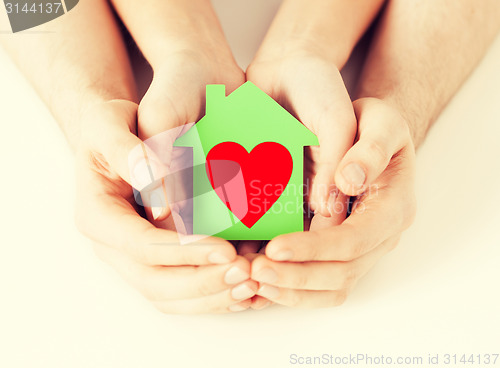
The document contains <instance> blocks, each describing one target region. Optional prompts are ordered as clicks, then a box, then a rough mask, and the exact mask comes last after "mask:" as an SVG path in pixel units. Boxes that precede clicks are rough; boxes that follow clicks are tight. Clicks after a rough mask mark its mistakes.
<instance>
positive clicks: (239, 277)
mask: <svg viewBox="0 0 500 368" xmlns="http://www.w3.org/2000/svg"><path fill="white" fill-rule="evenodd" d="M249 277H250V275H249V274H248V273H247V272H245V271H243V270H242V269H241V268H239V267H237V266H233V267H231V268H230V269H229V270H228V271H227V272H226V275H225V276H224V281H225V282H226V284H229V285H233V284H238V283H240V282H243V281H245V280H248V279H249Z"/></svg>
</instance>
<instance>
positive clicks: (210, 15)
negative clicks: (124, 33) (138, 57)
mask: <svg viewBox="0 0 500 368" xmlns="http://www.w3.org/2000/svg"><path fill="white" fill-rule="evenodd" d="M112 2H113V4H114V6H115V9H116V10H117V12H118V14H119V15H120V17H121V18H122V20H123V22H124V23H125V24H126V25H127V28H128V29H129V30H130V32H131V33H132V35H133V37H134V39H135V40H136V42H137V44H138V45H139V47H140V49H141V51H142V52H143V54H144V55H145V57H146V59H147V60H148V61H149V63H150V64H151V65H152V67H153V69H155V70H156V69H158V68H160V67H161V66H162V64H163V63H164V61H165V60H167V59H168V58H169V57H171V56H172V55H175V54H177V53H185V54H186V53H190V54H191V55H193V57H194V58H198V61H199V62H202V61H203V60H201V57H203V58H204V59H206V60H211V61H216V62H220V63H227V62H228V61H229V62H234V59H233V56H232V53H231V50H230V48H229V45H228V43H227V41H226V39H225V37H224V33H223V31H222V28H221V26H220V23H219V21H218V19H217V16H216V14H215V11H214V10H213V8H212V4H211V2H210V0H189V1H185V0H143V1H135V0H112Z"/></svg>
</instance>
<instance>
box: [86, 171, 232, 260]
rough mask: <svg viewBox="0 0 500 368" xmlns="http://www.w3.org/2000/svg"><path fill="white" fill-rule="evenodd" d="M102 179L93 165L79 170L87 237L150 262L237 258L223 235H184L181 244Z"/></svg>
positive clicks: (172, 234) (177, 236) (175, 236)
mask: <svg viewBox="0 0 500 368" xmlns="http://www.w3.org/2000/svg"><path fill="white" fill-rule="evenodd" d="M79 166H80V167H81V165H79ZM102 180H103V179H102V178H101V177H100V176H99V174H97V173H95V172H93V171H92V170H90V169H80V170H79V172H78V176H77V186H78V189H77V190H78V192H79V195H78V201H77V211H76V213H77V218H76V224H77V226H78V228H79V229H80V231H81V232H82V233H83V234H85V235H87V237H89V238H91V239H93V240H95V241H97V242H100V243H104V244H106V245H109V246H111V247H114V248H116V249H118V250H120V251H123V252H125V253H127V254H129V255H130V256H132V257H133V258H134V259H135V260H136V261H138V262H140V263H143V264H146V265H203V264H224V263H230V262H232V261H233V260H234V259H235V258H236V251H235V249H234V247H233V246H232V245H231V244H230V243H229V242H227V241H224V240H222V239H219V238H210V237H205V238H203V237H196V236H191V237H182V241H183V244H182V245H181V243H180V241H181V238H180V236H179V235H178V234H177V233H176V232H174V231H169V230H164V229H160V228H156V227H155V226H153V225H152V224H151V223H150V222H149V221H147V220H146V219H144V218H142V217H140V216H139V215H138V214H137V212H136V211H135V209H134V207H133V206H132V205H131V204H130V203H129V202H127V201H126V200H125V199H123V198H120V197H118V196H114V195H112V194H106V195H103V190H104V189H103V188H100V187H99V186H96V183H99V184H100V183H101V181H102ZM106 183H107V182H106ZM106 183H105V184H106ZM189 241H191V242H189Z"/></svg>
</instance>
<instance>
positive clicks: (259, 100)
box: [175, 82, 318, 153]
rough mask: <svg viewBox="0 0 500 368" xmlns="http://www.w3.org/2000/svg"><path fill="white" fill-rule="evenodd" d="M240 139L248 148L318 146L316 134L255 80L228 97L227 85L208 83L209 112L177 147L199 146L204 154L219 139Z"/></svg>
mask: <svg viewBox="0 0 500 368" xmlns="http://www.w3.org/2000/svg"><path fill="white" fill-rule="evenodd" d="M227 141H229V142H238V143H239V144H241V145H242V146H243V147H245V148H246V149H247V150H248V151H250V150H252V149H253V147H255V146H256V145H257V144H259V143H262V142H267V141H270V142H278V143H280V144H283V145H284V146H285V147H287V148H288V149H291V148H293V147H296V146H313V145H318V139H317V137H316V136H315V135H314V134H313V133H312V132H311V131H310V130H309V129H307V128H306V127H305V126H304V125H303V124H302V123H301V122H300V121H298V120H297V119H296V118H295V117H293V116H292V115H291V114H290V113H289V112H288V111H286V110H285V109H284V108H283V107H281V106H280V105H279V104H278V103H277V102H276V101H274V100H273V99H272V98H271V97H269V96H268V95H267V94H266V93H265V92H263V91H262V90H260V89H259V88H258V87H257V86H256V85H255V84H253V83H252V82H246V83H245V84H243V85H242V86H240V87H239V88H238V89H236V90H235V91H234V92H233V93H231V94H230V95H229V96H227V97H226V94H225V86H224V85H207V90H206V113H205V116H204V117H203V118H202V119H200V121H199V122H198V123H196V124H195V125H194V126H193V127H192V128H191V129H189V130H188V131H187V132H186V133H185V134H184V135H182V136H181V137H179V138H178V139H177V140H176V142H175V146H180V147H198V146H199V145H200V144H201V146H202V147H203V148H204V151H205V153H207V152H208V150H209V149H210V148H211V147H213V146H214V145H216V144H218V143H220V142H227Z"/></svg>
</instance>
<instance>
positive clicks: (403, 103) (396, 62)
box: [357, 0, 500, 146]
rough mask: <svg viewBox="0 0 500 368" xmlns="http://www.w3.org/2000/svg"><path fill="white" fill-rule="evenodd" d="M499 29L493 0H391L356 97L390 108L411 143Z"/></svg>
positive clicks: (419, 139)
mask: <svg viewBox="0 0 500 368" xmlns="http://www.w3.org/2000/svg"><path fill="white" fill-rule="evenodd" d="M499 28H500V2H499V1H497V0H482V1H470V0H421V1H418V2H417V1H407V0H391V1H389V3H388V4H387V8H386V9H385V13H384V14H383V16H382V19H381V22H380V24H379V26H378V29H377V31H376V35H375V39H374V41H373V45H372V48H371V50H370V52H369V56H368V59H367V62H366V64H365V68H364V71H363V73H362V76H361V81H360V85H359V88H358V93H357V97H377V98H381V99H383V100H386V101H387V102H389V103H391V104H392V105H393V106H395V107H396V108H397V109H398V110H399V111H400V112H401V113H402V114H403V117H404V118H405V119H406V120H407V122H408V124H409V125H410V130H411V134H412V137H413V140H414V143H415V145H416V146H418V145H419V144H420V143H421V142H422V140H423V139H424V137H425V135H426V132H427V130H428V128H429V127H430V126H431V124H432V123H433V122H434V120H435V119H436V118H437V116H438V115H439V113H440V112H441V110H442V109H443V107H444V106H445V105H446V103H447V102H448V101H449V99H450V98H451V97H452V96H453V94H454V93H455V92H456V91H457V89H458V88H459V87H460V85H461V84H462V83H463V81H464V80H465V79H466V77H467V76H468V75H469V74H470V72H471V71H472V70H473V68H474V66H475V65H476V64H477V63H478V62H479V60H480V59H481V57H482V56H483V55H484V53H485V51H486V50H487V48H488V45H489V44H490V43H491V41H492V40H493V39H494V37H495V35H496V34H497V32H498V30H499Z"/></svg>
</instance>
